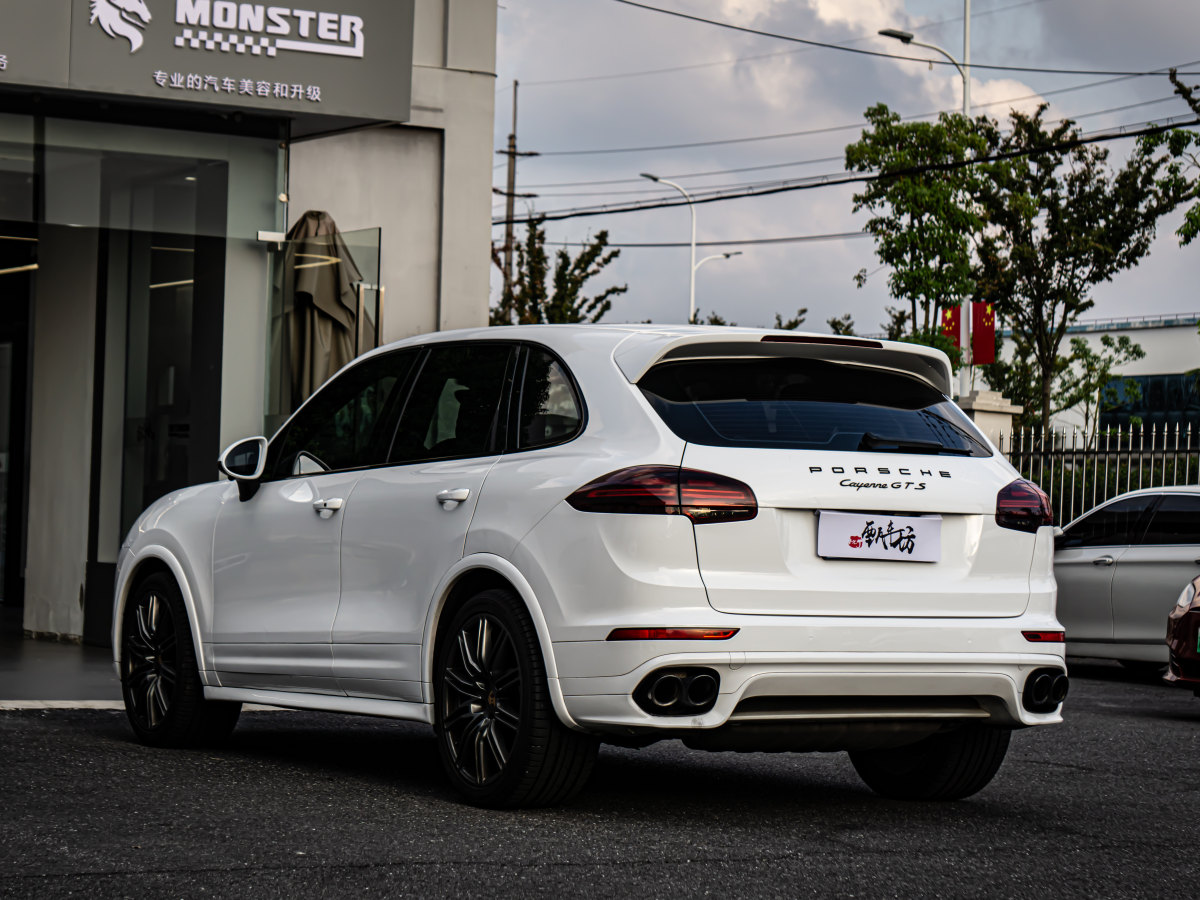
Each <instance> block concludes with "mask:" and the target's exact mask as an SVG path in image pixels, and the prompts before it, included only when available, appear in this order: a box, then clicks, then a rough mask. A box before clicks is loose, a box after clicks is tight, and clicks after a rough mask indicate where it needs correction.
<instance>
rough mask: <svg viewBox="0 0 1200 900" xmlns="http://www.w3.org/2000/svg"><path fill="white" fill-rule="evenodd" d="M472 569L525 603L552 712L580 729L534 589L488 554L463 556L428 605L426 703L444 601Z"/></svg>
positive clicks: (424, 656)
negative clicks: (492, 577)
mask: <svg viewBox="0 0 1200 900" xmlns="http://www.w3.org/2000/svg"><path fill="white" fill-rule="evenodd" d="M473 569H486V570H488V571H491V572H495V573H496V574H497V575H499V576H501V577H502V578H504V579H505V580H506V581H507V582H508V583H509V584H510V585H511V586H512V588H513V590H514V591H516V593H517V596H519V597H520V598H521V601H522V602H523V603H524V604H525V609H526V610H527V611H528V612H529V618H530V619H531V620H532V621H533V627H534V630H535V631H536V632H537V638H538V645H539V646H540V648H541V651H542V660H543V662H544V664H545V666H546V682H547V686H548V688H549V690H550V700H551V702H552V704H553V705H554V712H555V713H556V714H557V715H558V718H559V721H561V722H562V723H563V724H564V725H566V726H567V727H569V728H573V729H576V730H579V726H578V725H577V724H576V723H575V720H574V719H572V718H571V714H570V713H569V712H567V704H566V701H565V700H564V699H563V693H562V686H561V685H560V684H559V680H558V667H557V665H556V664H555V661H554V644H553V643H552V642H551V640H550V628H549V626H548V625H547V624H546V617H545V616H544V615H543V614H542V608H541V606H540V605H539V604H538V601H537V597H536V596H535V595H534V592H533V588H532V587H530V586H529V582H528V581H527V580H526V579H525V576H524V575H522V574H521V572H520V570H519V569H517V567H516V566H514V565H513V564H512V563H511V562H509V561H508V560H507V559H504V558H503V557H501V556H496V555H494V554H491V553H473V554H471V555H470V556H467V557H464V558H463V559H461V560H459V561H458V563H457V564H456V565H455V566H453V567H452V568H451V569H450V570H449V571H448V572H447V573H446V574H445V576H443V578H442V580H441V583H440V584H438V587H437V591H436V593H435V594H434V597H435V598H436V600H435V602H434V604H433V605H432V606H431V608H430V610H429V615H428V617H427V618H426V620H425V634H424V637H423V639H422V642H421V678H422V686H421V690H422V693H423V694H424V698H425V702H426V703H433V654H434V639H435V638H436V637H437V631H438V623H439V622H440V621H441V618H442V611H443V610H444V609H445V607H446V602H447V600H448V599H449V598H450V593H451V589H452V588H453V586H454V583H455V582H456V581H457V580H458V579H459V578H460V577H461V576H462V575H463V574H464V573H466V572H469V571H471V570H473Z"/></svg>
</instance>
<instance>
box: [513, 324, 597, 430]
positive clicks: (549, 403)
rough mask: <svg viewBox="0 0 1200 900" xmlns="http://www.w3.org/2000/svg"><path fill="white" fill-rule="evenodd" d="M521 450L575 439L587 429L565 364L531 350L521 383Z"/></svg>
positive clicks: (535, 348) (542, 352) (543, 352)
mask: <svg viewBox="0 0 1200 900" xmlns="http://www.w3.org/2000/svg"><path fill="white" fill-rule="evenodd" d="M520 402H521V407H520V413H519V416H520V418H519V421H518V424H517V448H518V449H520V450H532V449H534V448H536V447H546V446H549V445H550V444H558V443H561V442H562V441H565V440H568V439H570V438H572V437H574V436H575V435H576V434H577V433H578V432H579V429H580V427H581V426H582V425H583V410H582V408H581V406H580V403H579V397H578V395H577V394H576V393H575V388H574V386H573V385H572V384H571V379H570V378H568V377H567V373H566V370H565V369H563V366H562V363H560V362H559V361H558V360H557V359H555V358H554V357H553V356H551V355H550V354H549V353H548V352H546V351H545V350H541V349H539V348H537V347H531V348H530V349H529V352H528V354H527V355H526V362H525V372H524V376H523V378H522V380H521V401H520Z"/></svg>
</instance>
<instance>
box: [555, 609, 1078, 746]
mask: <svg viewBox="0 0 1200 900" xmlns="http://www.w3.org/2000/svg"><path fill="white" fill-rule="evenodd" d="M719 618H720V621H719V622H716V621H714V622H702V623H689V624H701V625H712V626H721V627H730V626H737V627H740V628H741V630H740V631H739V633H738V634H737V635H736V636H735V637H734V638H733V639H731V640H729V641H719V642H718V641H711V642H699V641H688V642H683V641H678V642H675V641H621V642H608V641H576V642H564V643H558V644H555V657H556V660H557V665H558V674H559V685H560V687H561V689H562V693H563V697H564V700H565V703H566V707H567V709H568V711H569V712H570V716H571V718H572V719H573V720H574V722H575V723H576V724H577V725H578V726H580V727H582V728H584V729H588V730H594V731H598V732H616V733H626V734H638V733H646V732H650V733H654V732H681V731H683V732H686V731H689V730H694V729H713V728H719V727H721V726H723V725H726V724H727V723H735V724H736V723H739V722H749V721H755V722H759V723H762V722H771V723H787V722H805V721H807V722H814V721H860V722H865V721H883V720H888V721H894V720H914V719H925V720H935V721H950V720H961V719H976V720H979V721H986V722H988V723H989V724H993V725H999V726H1004V727H1022V726H1027V725H1045V724H1052V723H1056V722H1060V721H1062V716H1061V711H1055V712H1053V713H1042V714H1038V713H1031V712H1029V711H1027V710H1025V709H1024V708H1023V707H1022V704H1021V693H1022V691H1023V690H1024V687H1025V679H1026V677H1027V676H1028V675H1029V673H1030V672H1032V671H1033V670H1034V669H1037V668H1044V667H1050V668H1058V669H1062V670H1064V671H1065V670H1066V664H1065V662H1064V658H1063V645H1062V644H1033V643H1030V642H1028V641H1026V640H1025V639H1024V637H1023V636H1022V634H1021V631H1022V630H1030V631H1033V630H1060V628H1061V626H1058V625H1057V623H1056V622H1052V621H1049V622H1047V621H1046V620H1044V618H1042V617H1039V619H1038V621H1036V622H1034V621H1033V620H1032V617H1020V618H1017V619H1004V620H987V621H978V620H973V621H964V620H961V619H957V620H936V619H935V620H930V619H923V620H901V619H889V620H863V619H856V620H847V619H801V620H797V619H796V618H783V617H761V616H721V617H719ZM747 620H752V621H747ZM680 666H703V667H706V668H709V669H712V670H713V671H715V672H716V673H717V674H718V676H719V678H720V690H719V693H718V696H717V701H716V704H715V705H714V707H713V708H712V709H711V710H710V711H708V712H706V713H704V714H702V715H695V716H660V715H650V714H649V713H647V712H645V711H643V710H642V709H641V708H640V707H639V706H638V705H637V704H636V703H635V702H634V700H633V696H632V695H633V692H634V689H635V688H636V687H637V686H638V685H639V684H640V683H641V682H642V680H643V679H644V678H646V676H648V675H650V674H651V673H653V672H655V671H656V670H658V669H662V668H669V667H680ZM755 698H773V699H772V700H771V701H762V700H759V701H757V702H753V703H747V702H745V701H750V700H753V699H755ZM1060 709H1061V708H1060Z"/></svg>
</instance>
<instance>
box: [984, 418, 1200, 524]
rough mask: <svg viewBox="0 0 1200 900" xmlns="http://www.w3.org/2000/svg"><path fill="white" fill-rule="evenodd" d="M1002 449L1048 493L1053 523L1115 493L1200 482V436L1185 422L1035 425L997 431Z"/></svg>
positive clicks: (1019, 468) (1025, 475)
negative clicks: (1094, 427)
mask: <svg viewBox="0 0 1200 900" xmlns="http://www.w3.org/2000/svg"><path fill="white" fill-rule="evenodd" d="M998 443H999V448H1000V452H1001V453H1003V454H1004V455H1005V456H1007V457H1008V460H1009V462H1011V463H1012V464H1013V466H1014V467H1015V468H1016V469H1017V470H1018V471H1019V472H1020V473H1021V474H1022V475H1023V476H1024V477H1025V478H1028V479H1029V480H1030V481H1033V482H1035V483H1037V484H1038V485H1039V486H1040V487H1041V488H1042V490H1044V491H1045V492H1046V493H1047V494H1048V495H1049V496H1050V503H1051V505H1052V506H1053V507H1054V521H1055V524H1058V525H1065V524H1066V523H1068V522H1070V521H1071V520H1072V519H1074V518H1075V517H1076V516H1079V515H1082V514H1083V513H1085V512H1087V511H1088V510H1089V509H1092V508H1093V507H1095V506H1097V505H1098V504H1100V503H1103V502H1104V501H1105V500H1108V499H1110V498H1112V497H1115V496H1117V495H1118V494H1123V493H1125V492H1126V491H1133V490H1137V489H1138V488H1144V487H1162V486H1166V487H1173V486H1175V485H1180V484H1195V483H1197V482H1200V434H1197V432H1196V430H1195V429H1194V428H1192V427H1190V426H1188V425H1182V426H1181V425H1167V426H1162V425H1159V426H1157V427H1152V426H1147V427H1128V428H1110V429H1104V430H1100V431H1094V432H1091V433H1085V432H1083V431H1080V430H1079V429H1076V428H1072V429H1065V428H1064V429H1060V430H1053V431H1050V432H1049V433H1044V432H1042V430H1041V429H1038V428H1027V429H1017V430H1014V431H1012V432H1009V433H1005V432H1001V433H1000V440H999V442H998Z"/></svg>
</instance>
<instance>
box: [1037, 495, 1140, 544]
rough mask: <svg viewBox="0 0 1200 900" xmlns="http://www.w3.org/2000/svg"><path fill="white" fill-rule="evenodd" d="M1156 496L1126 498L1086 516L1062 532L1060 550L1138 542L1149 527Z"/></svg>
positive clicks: (1059, 540)
mask: <svg viewBox="0 0 1200 900" xmlns="http://www.w3.org/2000/svg"><path fill="white" fill-rule="evenodd" d="M1155 499H1156V498H1155V497H1154V496H1153V495H1148V496H1144V497H1126V498H1125V499H1124V500H1117V501H1116V502H1114V503H1110V504H1108V505H1107V506H1102V507H1101V508H1100V509H1098V510H1096V511H1095V512H1091V513H1089V514H1088V515H1086V516H1084V517H1083V518H1082V519H1080V520H1079V521H1078V522H1076V523H1075V524H1074V525H1072V526H1070V527H1069V528H1067V529H1066V531H1064V532H1063V536H1062V537H1061V538H1059V539H1058V542H1057V549H1059V550H1066V549H1069V548H1071V547H1125V546H1128V545H1130V544H1136V543H1138V541H1139V539H1140V538H1141V536H1142V532H1143V531H1144V530H1145V528H1146V514H1147V513H1148V512H1149V510H1150V507H1151V506H1153V505H1154V501H1155Z"/></svg>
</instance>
